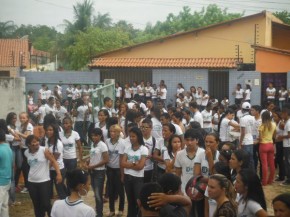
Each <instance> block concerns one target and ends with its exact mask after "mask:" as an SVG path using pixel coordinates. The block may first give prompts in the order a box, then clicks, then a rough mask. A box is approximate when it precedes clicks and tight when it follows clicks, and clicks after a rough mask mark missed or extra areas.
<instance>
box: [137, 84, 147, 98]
mask: <svg viewBox="0 0 290 217" xmlns="http://www.w3.org/2000/svg"><path fill="white" fill-rule="evenodd" d="M144 89H145V87H144V86H141V85H138V86H137V92H138V94H139V96H144Z"/></svg>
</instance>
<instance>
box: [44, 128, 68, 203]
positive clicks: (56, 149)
mask: <svg viewBox="0 0 290 217" xmlns="http://www.w3.org/2000/svg"><path fill="white" fill-rule="evenodd" d="M44 130H45V139H43V142H44V144H41V145H44V146H45V147H46V148H48V150H49V151H50V153H51V154H52V155H53V157H54V159H55V160H56V162H57V164H58V167H59V170H60V172H61V176H62V177H65V169H64V163H63V144H62V142H61V141H60V138H59V132H58V126H57V125H54V124H48V125H46V126H45V129H44ZM56 178H57V173H56V171H55V169H54V168H53V167H51V168H50V182H51V184H50V192H51V198H52V196H53V195H52V193H53V185H55V189H56V192H57V195H58V197H59V198H60V199H61V200H62V199H65V198H66V197H67V192H66V186H65V185H64V180H62V182H60V183H57V180H56Z"/></svg>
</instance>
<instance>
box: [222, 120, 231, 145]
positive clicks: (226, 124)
mask: <svg viewBox="0 0 290 217" xmlns="http://www.w3.org/2000/svg"><path fill="white" fill-rule="evenodd" d="M232 121H233V120H229V119H228V118H226V117H225V118H223V120H222V122H221V125H220V140H221V141H222V142H228V141H231V140H232V138H231V136H230V122H232Z"/></svg>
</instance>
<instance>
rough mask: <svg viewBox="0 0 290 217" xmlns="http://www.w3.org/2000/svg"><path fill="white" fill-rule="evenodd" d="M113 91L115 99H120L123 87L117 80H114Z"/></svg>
mask: <svg viewBox="0 0 290 217" xmlns="http://www.w3.org/2000/svg"><path fill="white" fill-rule="evenodd" d="M115 91H116V99H121V98H122V97H123V93H122V91H123V89H122V87H121V85H120V83H119V82H116V84H115Z"/></svg>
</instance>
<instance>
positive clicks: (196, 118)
mask: <svg viewBox="0 0 290 217" xmlns="http://www.w3.org/2000/svg"><path fill="white" fill-rule="evenodd" d="M193 119H194V121H197V122H198V123H199V124H200V126H201V128H203V118H202V114H201V113H200V112H199V111H196V112H195V113H194V116H193Z"/></svg>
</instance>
